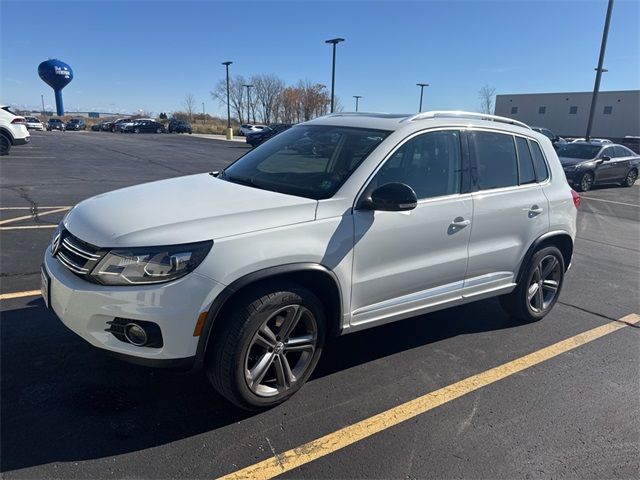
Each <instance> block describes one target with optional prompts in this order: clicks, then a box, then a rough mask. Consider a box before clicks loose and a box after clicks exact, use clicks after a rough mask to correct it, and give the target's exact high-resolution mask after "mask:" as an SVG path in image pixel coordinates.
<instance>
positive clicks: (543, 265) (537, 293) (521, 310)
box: [500, 246, 565, 323]
mask: <svg viewBox="0 0 640 480" xmlns="http://www.w3.org/2000/svg"><path fill="white" fill-rule="evenodd" d="M564 272H565V265H564V257H563V256H562V253H561V252H560V250H558V249H557V248H556V247H553V246H549V247H544V248H542V249H540V250H538V251H537V252H536V253H535V254H534V255H533V256H532V257H531V259H530V260H529V263H528V265H527V267H526V270H525V272H524V275H523V276H522V279H521V280H520V283H519V284H518V286H517V287H516V288H515V290H514V291H513V292H511V293H510V294H508V295H503V296H501V297H500V304H501V305H502V308H503V309H504V310H505V311H506V312H507V313H508V314H510V315H511V316H512V317H514V318H516V319H518V320H520V321H522V322H526V323H529V322H536V321H538V320H541V319H542V318H544V317H545V316H546V315H547V314H548V313H549V312H550V311H551V309H552V308H553V306H554V305H555V304H556V302H557V301H558V297H559V296H560V291H561V290H562V285H563V282H564Z"/></svg>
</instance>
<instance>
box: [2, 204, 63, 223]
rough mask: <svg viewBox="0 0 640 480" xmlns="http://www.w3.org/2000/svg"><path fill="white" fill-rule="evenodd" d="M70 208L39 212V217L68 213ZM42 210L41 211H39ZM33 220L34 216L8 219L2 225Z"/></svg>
mask: <svg viewBox="0 0 640 480" xmlns="http://www.w3.org/2000/svg"><path fill="white" fill-rule="evenodd" d="M69 209H70V207H63V208H56V209H55V210H49V211H47V212H40V211H38V217H44V216H45V215H51V214H53V213H60V212H66V211H67V210H69ZM38 210H40V209H38ZM32 218H33V215H23V216H22V217H16V218H8V219H6V220H2V221H0V225H6V224H7V223H13V222H19V221H20V220H30V219H32Z"/></svg>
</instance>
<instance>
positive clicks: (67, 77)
mask: <svg viewBox="0 0 640 480" xmlns="http://www.w3.org/2000/svg"><path fill="white" fill-rule="evenodd" d="M38 75H40V78H41V79H42V81H43V82H44V83H46V84H47V85H49V86H50V87H51V88H53V91H54V93H55V94H56V110H57V111H58V116H60V117H61V116H62V115H64V105H63V103H62V89H63V88H64V87H66V86H67V85H68V84H69V82H70V81H71V80H73V70H71V67H70V66H69V65H67V64H66V63H64V62H61V61H60V60H57V59H55V58H53V59H50V60H46V61H44V62H42V63H41V64H40V65H38Z"/></svg>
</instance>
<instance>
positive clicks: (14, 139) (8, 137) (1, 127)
mask: <svg viewBox="0 0 640 480" xmlns="http://www.w3.org/2000/svg"><path fill="white" fill-rule="evenodd" d="M29 140H31V135H30V134H29V131H28V130H27V127H26V123H25V119H24V117H21V116H20V115H16V114H15V113H13V112H12V111H11V109H10V108H9V107H8V106H7V105H0V155H8V154H9V152H10V151H11V147H12V146H13V145H25V144H27V143H29Z"/></svg>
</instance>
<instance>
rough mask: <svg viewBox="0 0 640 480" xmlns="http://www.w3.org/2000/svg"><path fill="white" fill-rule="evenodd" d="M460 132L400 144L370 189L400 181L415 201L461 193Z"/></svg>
mask: <svg viewBox="0 0 640 480" xmlns="http://www.w3.org/2000/svg"><path fill="white" fill-rule="evenodd" d="M460 168H461V157H460V133H459V132H458V131H455V130H447V131H441V132H430V133H425V134H422V135H418V136H417V137H414V138H412V139H411V140H409V141H407V142H406V143H405V144H403V145H402V146H401V147H400V148H399V149H398V150H396V151H395V152H394V154H393V155H392V156H391V157H390V158H389V159H388V160H387V161H386V163H385V164H384V165H383V166H382V168H381V169H380V170H379V171H378V173H376V176H375V178H374V180H373V182H372V184H371V188H375V187H379V186H382V185H384V184H387V183H392V182H401V183H406V184H407V185H409V186H410V187H411V188H413V190H414V191H415V192H416V196H417V197H418V199H422V198H431V197H438V196H442V195H452V194H455V193H459V192H460Z"/></svg>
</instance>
